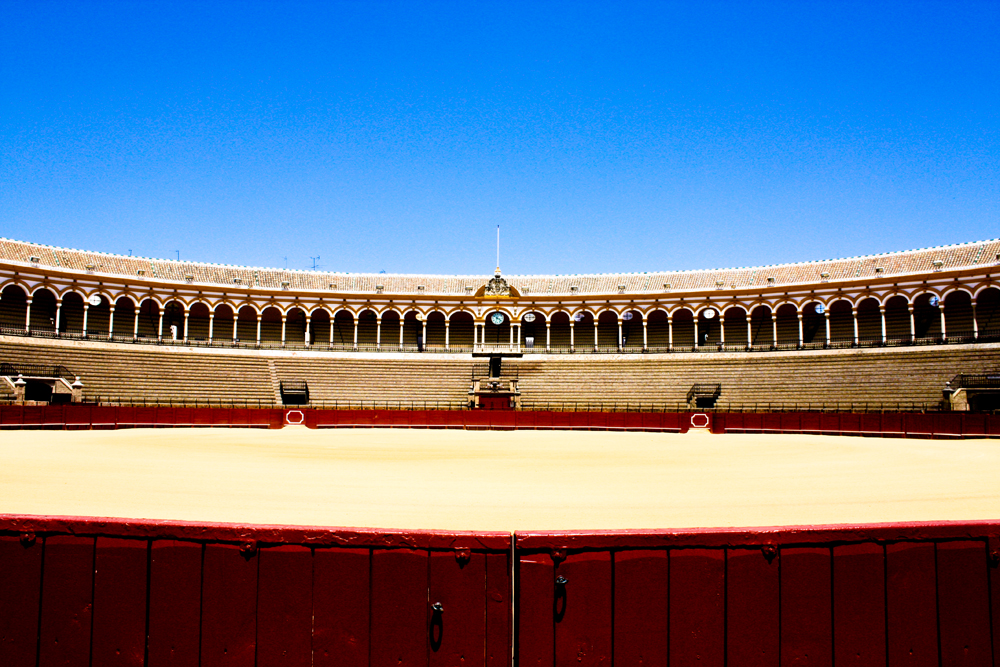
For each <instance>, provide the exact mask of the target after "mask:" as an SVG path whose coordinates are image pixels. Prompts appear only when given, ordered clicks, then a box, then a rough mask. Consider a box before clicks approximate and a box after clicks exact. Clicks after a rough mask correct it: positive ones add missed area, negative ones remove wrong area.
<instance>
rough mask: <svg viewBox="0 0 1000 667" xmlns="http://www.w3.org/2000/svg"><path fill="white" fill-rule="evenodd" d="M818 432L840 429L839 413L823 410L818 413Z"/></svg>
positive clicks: (834, 431)
mask: <svg viewBox="0 0 1000 667" xmlns="http://www.w3.org/2000/svg"><path fill="white" fill-rule="evenodd" d="M819 422H820V429H819V430H820V432H821V433H837V432H838V431H840V415H839V414H837V413H827V412H824V413H823V414H822V415H820V419H819Z"/></svg>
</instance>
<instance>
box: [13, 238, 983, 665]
mask: <svg viewBox="0 0 1000 667" xmlns="http://www.w3.org/2000/svg"><path fill="white" fill-rule="evenodd" d="M998 271H1000V241H986V242H979V243H967V244H961V245H955V246H947V247H940V248H930V249H924V250H915V251H905V252H893V253H887V254H883V255H876V256H868V257H857V258H850V259H841V260H829V261H821V262H804V263H799V264H791V265H782V266H770V267H754V268H744V269H728V270H706V271H685V272H665V273H643V274H621V275H600V276H595V275H591V276H588V275H580V276H504V275H502V274H501V272H500V269H499V268H497V269H496V271H495V272H494V274H493V275H492V276H490V275H484V276H394V275H385V274H377V275H352V274H338V273H329V272H304V271H281V270H276V269H263V268H247V267H235V266H220V265H213V264H198V263H185V262H176V261H169V260H151V259H145V258H138V257H123V256H118V255H110V254H104V253H97V252H83V251H77V250H67V249H63V248H54V247H49V246H42V245H37V244H30V243H23V242H17V241H10V240H0V285H2V292H0V327H2V335H0V375H2V379H0V392H2V393H0V399H2V403H0V426H2V427H3V432H2V433H3V435H2V442H0V457H2V458H0V461H2V467H0V471H2V472H0V475H2V477H0V480H2V482H0V490H2V492H0V498H2V500H3V504H2V506H0V511H2V512H4V514H3V515H2V516H0V571H2V572H3V576H2V577H0V664H2V665H49V664H69V665H119V664H121V665H216V664H218V665H326V664H330V665H511V664H516V665H521V666H526V665H568V664H574V665H576V664H582V665H670V666H671V667H674V666H676V665H688V664H690V665H694V664H700V665H704V664H709V665H720V666H721V665H779V664H781V665H788V664H808V665H834V664H837V665H842V664H851V665H876V664H877V665H888V664H891V665H925V664H926V665H951V664H961V665H995V664H1000V641H998V640H1000V570H998V569H997V566H998V564H1000V518H998V511H997V508H998V507H1000V503H998V501H1000V490H998V486H997V484H996V480H997V479H998V473H1000V453H998V450H997V449H996V442H997V440H996V439H995V438H996V436H997V435H998V434H1000V417H998V416H997V414H996V411H997V409H998V408H1000V311H998V303H1000V286H998V282H997V279H996V274H997V273H998Z"/></svg>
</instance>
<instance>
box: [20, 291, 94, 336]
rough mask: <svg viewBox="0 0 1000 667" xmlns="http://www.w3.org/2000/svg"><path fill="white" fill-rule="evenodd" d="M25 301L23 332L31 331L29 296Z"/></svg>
mask: <svg viewBox="0 0 1000 667" xmlns="http://www.w3.org/2000/svg"><path fill="white" fill-rule="evenodd" d="M26 301H27V303H28V307H27V308H26V309H25V311H24V330H25V331H31V297H30V296H29V297H28V298H27V299H26ZM84 307H86V304H84Z"/></svg>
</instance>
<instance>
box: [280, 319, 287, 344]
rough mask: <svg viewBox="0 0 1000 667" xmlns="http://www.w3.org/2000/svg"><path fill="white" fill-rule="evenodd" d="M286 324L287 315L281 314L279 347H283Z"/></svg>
mask: <svg viewBox="0 0 1000 667" xmlns="http://www.w3.org/2000/svg"><path fill="white" fill-rule="evenodd" d="M287 324H288V315H286V314H282V316H281V347H285V325H287Z"/></svg>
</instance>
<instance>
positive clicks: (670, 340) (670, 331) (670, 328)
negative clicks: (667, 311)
mask: <svg viewBox="0 0 1000 667" xmlns="http://www.w3.org/2000/svg"><path fill="white" fill-rule="evenodd" d="M667 348H668V349H669V350H670V351H671V352H673V351H674V316H673V315H667Z"/></svg>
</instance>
